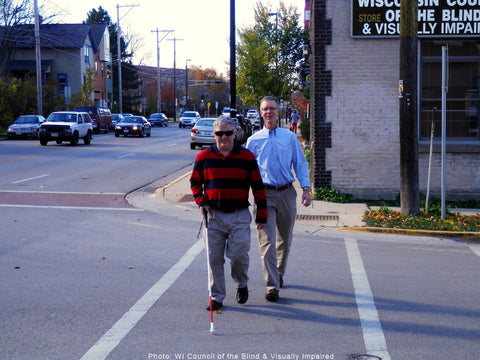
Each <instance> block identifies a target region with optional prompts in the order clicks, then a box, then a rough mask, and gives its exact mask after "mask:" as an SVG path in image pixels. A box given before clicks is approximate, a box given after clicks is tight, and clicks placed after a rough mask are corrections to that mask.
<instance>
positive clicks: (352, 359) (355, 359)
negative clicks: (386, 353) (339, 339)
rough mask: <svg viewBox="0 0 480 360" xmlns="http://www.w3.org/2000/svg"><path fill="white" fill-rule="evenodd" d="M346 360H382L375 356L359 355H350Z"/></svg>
mask: <svg viewBox="0 0 480 360" xmlns="http://www.w3.org/2000/svg"><path fill="white" fill-rule="evenodd" d="M348 360H382V358H381V357H379V356H375V355H365V354H363V355H359V354H352V355H350V356H349V357H348Z"/></svg>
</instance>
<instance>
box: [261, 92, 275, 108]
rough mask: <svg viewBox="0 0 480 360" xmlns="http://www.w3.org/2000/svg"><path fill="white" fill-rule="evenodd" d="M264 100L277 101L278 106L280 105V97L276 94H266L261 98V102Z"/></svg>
mask: <svg viewBox="0 0 480 360" xmlns="http://www.w3.org/2000/svg"><path fill="white" fill-rule="evenodd" d="M264 101H275V103H276V104H277V106H278V105H279V102H278V99H277V98H276V97H275V96H270V95H267V96H264V97H263V98H262V100H260V104H262V103H263V102H264Z"/></svg>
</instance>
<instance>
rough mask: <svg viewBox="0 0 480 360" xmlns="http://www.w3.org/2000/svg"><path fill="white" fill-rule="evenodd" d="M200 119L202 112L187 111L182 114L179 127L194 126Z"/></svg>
mask: <svg viewBox="0 0 480 360" xmlns="http://www.w3.org/2000/svg"><path fill="white" fill-rule="evenodd" d="M198 120H200V114H199V113H198V111H185V112H184V113H183V115H182V116H180V121H179V123H178V127H180V128H182V127H183V128H185V127H187V126H192V127H193V126H194V125H195V124H196V122H197V121H198Z"/></svg>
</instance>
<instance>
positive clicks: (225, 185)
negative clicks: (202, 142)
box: [190, 145, 268, 223]
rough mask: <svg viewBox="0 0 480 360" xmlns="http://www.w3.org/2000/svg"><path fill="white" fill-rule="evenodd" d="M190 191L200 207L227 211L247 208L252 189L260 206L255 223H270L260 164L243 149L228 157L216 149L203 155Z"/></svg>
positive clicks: (202, 152) (199, 156) (213, 146)
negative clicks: (259, 168) (206, 206)
mask: <svg viewBox="0 0 480 360" xmlns="http://www.w3.org/2000/svg"><path fill="white" fill-rule="evenodd" d="M190 187H191V189H192V194H193V197H194V198H195V202H196V203H197V205H198V206H204V205H208V206H209V207H211V208H213V209H217V210H227V211H231V210H234V209H244V208H247V207H248V206H249V205H250V204H249V202H248V195H249V191H250V188H252V193H253V198H254V200H255V204H256V205H257V212H256V218H255V222H256V223H266V222H267V216H268V212H267V195H266V192H265V187H264V185H263V182H262V176H261V175H260V171H259V170H258V165H257V161H256V160H255V156H254V155H253V153H252V152H251V151H249V150H247V149H245V148H243V147H241V146H234V148H233V150H232V152H231V153H229V154H228V155H227V156H224V155H223V154H222V153H220V152H219V151H218V149H217V146H216V145H212V146H210V147H209V148H208V149H205V150H203V151H201V152H200V153H199V154H198V155H197V157H196V159H195V163H194V164H193V171H192V174H191V176H190Z"/></svg>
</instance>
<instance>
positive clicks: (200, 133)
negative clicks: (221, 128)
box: [190, 118, 216, 150]
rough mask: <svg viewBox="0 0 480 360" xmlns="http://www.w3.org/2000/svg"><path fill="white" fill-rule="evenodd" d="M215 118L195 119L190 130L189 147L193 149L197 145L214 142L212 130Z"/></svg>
mask: <svg viewBox="0 0 480 360" xmlns="http://www.w3.org/2000/svg"><path fill="white" fill-rule="evenodd" d="M215 120H216V119H215V118H203V119H200V120H198V121H197V123H196V124H195V126H194V127H193V128H192V130H191V131H190V149H192V150H194V149H195V148H196V147H197V146H202V145H211V144H215V133H214V131H213V123H214V122H215Z"/></svg>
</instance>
